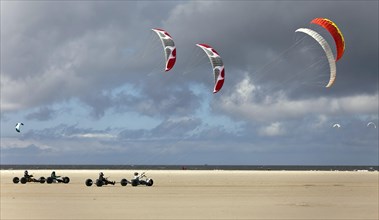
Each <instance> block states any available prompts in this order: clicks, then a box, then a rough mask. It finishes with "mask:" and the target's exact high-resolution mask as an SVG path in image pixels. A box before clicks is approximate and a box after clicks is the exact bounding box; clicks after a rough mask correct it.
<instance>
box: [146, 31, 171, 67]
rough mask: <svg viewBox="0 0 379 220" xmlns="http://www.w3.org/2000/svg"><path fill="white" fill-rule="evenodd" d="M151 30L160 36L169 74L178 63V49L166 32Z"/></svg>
mask: <svg viewBox="0 0 379 220" xmlns="http://www.w3.org/2000/svg"><path fill="white" fill-rule="evenodd" d="M151 30H153V31H154V32H155V33H157V34H158V37H159V39H160V40H161V42H162V46H163V49H164V54H165V61H166V68H165V71H166V72H167V71H169V70H170V69H172V67H174V65H175V61H176V47H175V43H174V40H173V39H172V37H171V35H170V34H169V33H167V32H166V31H165V30H162V29H159V28H154V29H151Z"/></svg>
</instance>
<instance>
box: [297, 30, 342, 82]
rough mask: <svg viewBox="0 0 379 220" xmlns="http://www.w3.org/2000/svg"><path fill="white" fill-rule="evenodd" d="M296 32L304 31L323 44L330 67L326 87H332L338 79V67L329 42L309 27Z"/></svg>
mask: <svg viewBox="0 0 379 220" xmlns="http://www.w3.org/2000/svg"><path fill="white" fill-rule="evenodd" d="M295 32H302V33H305V34H307V35H309V36H311V37H312V38H313V39H315V40H316V41H317V42H318V43H319V44H320V45H321V47H322V49H324V52H325V54H326V57H327V59H328V62H329V67H330V79H329V82H328V84H327V85H326V87H327V88H329V87H331V86H332V85H333V83H334V81H335V80H336V75H337V68H336V62H335V61H334V56H333V52H332V49H330V46H329V44H328V42H327V41H326V40H325V39H324V38H323V37H322V36H321V35H320V34H318V33H317V32H316V31H314V30H311V29H308V28H299V29H297V30H296V31H295Z"/></svg>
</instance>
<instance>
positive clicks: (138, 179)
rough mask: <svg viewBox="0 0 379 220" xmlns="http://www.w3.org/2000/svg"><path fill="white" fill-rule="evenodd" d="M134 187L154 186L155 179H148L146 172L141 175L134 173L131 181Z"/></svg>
mask: <svg viewBox="0 0 379 220" xmlns="http://www.w3.org/2000/svg"><path fill="white" fill-rule="evenodd" d="M131 184H132V186H138V185H145V186H152V185H153V184H154V181H153V179H150V178H148V177H147V176H146V175H145V172H143V173H141V175H138V173H137V172H135V173H134V178H133V179H132V181H131Z"/></svg>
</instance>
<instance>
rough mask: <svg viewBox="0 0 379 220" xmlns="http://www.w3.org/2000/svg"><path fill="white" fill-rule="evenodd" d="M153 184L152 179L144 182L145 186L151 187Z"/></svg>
mask: <svg viewBox="0 0 379 220" xmlns="http://www.w3.org/2000/svg"><path fill="white" fill-rule="evenodd" d="M153 184H154V181H153V179H149V180H148V181H147V182H146V186H152V185H153Z"/></svg>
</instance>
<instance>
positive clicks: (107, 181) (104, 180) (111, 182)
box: [99, 172, 116, 185]
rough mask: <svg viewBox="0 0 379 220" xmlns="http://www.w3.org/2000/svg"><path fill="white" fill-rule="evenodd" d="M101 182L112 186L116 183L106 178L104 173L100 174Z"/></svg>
mask: <svg viewBox="0 0 379 220" xmlns="http://www.w3.org/2000/svg"><path fill="white" fill-rule="evenodd" d="M99 180H100V181H103V182H104V183H107V184H112V185H114V184H115V183H116V182H115V181H109V180H108V179H107V178H105V177H104V173H103V172H100V173H99Z"/></svg>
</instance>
